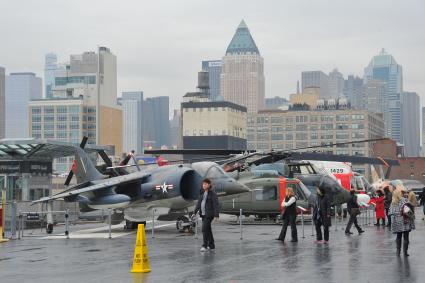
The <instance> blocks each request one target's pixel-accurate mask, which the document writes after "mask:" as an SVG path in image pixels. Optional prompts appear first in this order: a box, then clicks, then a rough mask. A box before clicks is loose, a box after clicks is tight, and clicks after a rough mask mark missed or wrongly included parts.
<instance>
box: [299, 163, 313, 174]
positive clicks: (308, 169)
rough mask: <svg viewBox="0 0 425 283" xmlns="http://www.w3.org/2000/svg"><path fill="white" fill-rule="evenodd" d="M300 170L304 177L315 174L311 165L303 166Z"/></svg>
mask: <svg viewBox="0 0 425 283" xmlns="http://www.w3.org/2000/svg"><path fill="white" fill-rule="evenodd" d="M299 168H300V171H301V174H303V175H304V174H306V175H309V174H314V171H313V170H312V168H311V167H310V165H302V166H300V167H299Z"/></svg>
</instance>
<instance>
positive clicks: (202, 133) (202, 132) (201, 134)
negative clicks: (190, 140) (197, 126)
mask: <svg viewBox="0 0 425 283" xmlns="http://www.w3.org/2000/svg"><path fill="white" fill-rule="evenodd" d="M201 109H202V108H201ZM199 135H200V136H203V135H204V131H203V130H199Z"/></svg>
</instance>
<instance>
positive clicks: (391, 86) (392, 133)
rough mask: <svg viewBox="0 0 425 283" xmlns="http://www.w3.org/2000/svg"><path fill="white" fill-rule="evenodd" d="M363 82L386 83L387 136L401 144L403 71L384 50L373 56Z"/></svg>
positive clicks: (365, 70)
mask: <svg viewBox="0 0 425 283" xmlns="http://www.w3.org/2000/svg"><path fill="white" fill-rule="evenodd" d="M363 79H364V82H365V84H366V83H368V82H369V81H370V80H381V81H383V82H386V83H387V92H386V95H385V99H384V100H385V102H384V103H385V105H386V107H387V110H386V112H387V113H388V114H387V115H386V117H384V119H385V127H386V132H387V136H388V137H390V138H392V139H394V140H396V141H397V142H400V143H403V135H402V129H401V126H402V121H401V118H402V113H401V112H402V109H401V108H402V99H401V92H402V91H403V70H402V67H401V66H400V65H398V64H397V62H396V61H395V59H394V57H393V56H392V55H390V54H388V53H387V52H385V50H384V49H382V51H381V52H380V53H379V54H378V55H376V56H374V57H373V58H372V60H371V61H370V63H369V65H368V66H367V67H366V68H365V69H364V78H363Z"/></svg>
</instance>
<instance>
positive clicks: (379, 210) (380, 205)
mask: <svg viewBox="0 0 425 283" xmlns="http://www.w3.org/2000/svg"><path fill="white" fill-rule="evenodd" d="M377 193H378V197H377V198H375V203H376V207H375V211H376V224H375V226H380V224H379V219H382V226H385V204H384V201H385V196H384V193H383V192H382V191H378V192H377Z"/></svg>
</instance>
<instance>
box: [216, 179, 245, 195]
mask: <svg viewBox="0 0 425 283" xmlns="http://www.w3.org/2000/svg"><path fill="white" fill-rule="evenodd" d="M248 191H249V189H248V188H247V187H246V186H244V185H242V184H240V183H238V182H235V181H230V182H226V183H225V184H224V190H223V192H222V194H223V195H236V194H242V193H246V192H248ZM220 193H221V192H220Z"/></svg>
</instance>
